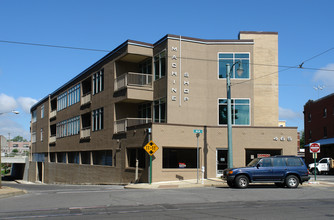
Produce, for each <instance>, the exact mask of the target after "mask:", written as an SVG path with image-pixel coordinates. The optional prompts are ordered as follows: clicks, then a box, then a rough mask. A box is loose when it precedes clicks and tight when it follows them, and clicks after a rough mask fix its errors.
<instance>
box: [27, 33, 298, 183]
mask: <svg viewBox="0 0 334 220" xmlns="http://www.w3.org/2000/svg"><path fill="white" fill-rule="evenodd" d="M237 63H238V64H237ZM254 63H255V64H259V65H253V64H254ZM226 64H230V69H231V68H232V66H233V65H234V64H236V65H235V66H234V68H232V69H231V77H232V78H231V83H232V89H231V90H232V117H233V119H232V124H233V132H232V133H233V134H232V139H233V164H234V166H245V165H246V164H247V163H249V162H250V161H251V160H252V159H254V158H257V157H264V156H269V155H282V154H284V155H297V147H296V146H297V128H296V127H279V125H278V34H277V33H276V32H240V34H239V38H238V39H235V40H205V39H198V38H191V37H184V36H178V35H166V36H165V37H163V38H161V39H160V40H158V41H157V42H155V43H153V44H151V43H145V42H138V41H132V40H128V41H126V42H124V43H123V44H121V45H120V46H118V47H117V48H115V49H114V50H113V51H112V52H110V53H109V54H107V55H106V56H104V57H103V58H102V59H100V60H99V61H97V62H96V63H95V64H93V65H92V66H90V67H88V68H87V69H86V70H85V71H83V72H82V73H80V74H79V75H77V76H76V77H74V78H73V79H71V80H70V81H68V82H66V83H65V84H64V85H63V86H61V87H60V88H59V89H57V90H55V91H53V92H52V93H51V94H45V98H43V99H41V100H40V101H39V102H38V103H36V104H35V105H34V106H32V108H31V114H32V120H31V140H32V160H31V164H30V170H29V178H30V180H31V181H42V182H45V183H54V182H61V183H81V184H83V183H90V184H102V183H105V184H112V183H114V184H115V183H123V184H126V183H129V182H134V181H135V170H136V164H138V167H139V168H138V170H139V176H138V180H139V182H148V174H149V170H150V168H149V166H150V157H149V155H148V153H146V152H145V151H144V149H143V147H144V146H145V145H146V144H147V143H148V141H149V140H153V142H154V143H155V144H156V145H157V146H158V147H159V150H157V151H156V152H155V153H154V155H153V161H152V172H153V173H152V181H153V182H158V181H171V180H180V179H184V180H186V179H196V177H197V138H196V134H195V132H200V136H199V137H198V143H199V146H198V149H199V158H198V159H199V168H200V169H201V168H202V167H203V169H204V177H205V178H214V177H219V176H221V175H222V171H223V169H225V168H226V167H227V164H228V157H227V155H228V147H227V98H226V93H227V91H226V74H227V66H226ZM239 64H240V65H242V67H243V70H244V71H243V72H242V73H240V72H238V71H236V69H237V68H238V67H239ZM64 71H66V70H64ZM268 73H271V74H270V76H268ZM46 83H52V82H46ZM36 86H37V85H36Z"/></svg>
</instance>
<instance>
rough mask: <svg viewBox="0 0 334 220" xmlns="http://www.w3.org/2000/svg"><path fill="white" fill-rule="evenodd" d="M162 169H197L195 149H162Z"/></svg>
mask: <svg viewBox="0 0 334 220" xmlns="http://www.w3.org/2000/svg"><path fill="white" fill-rule="evenodd" d="M162 168H197V149H196V148H163V167H162Z"/></svg>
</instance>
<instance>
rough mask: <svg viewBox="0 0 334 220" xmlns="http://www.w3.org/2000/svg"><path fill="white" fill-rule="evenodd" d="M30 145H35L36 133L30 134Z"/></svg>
mask: <svg viewBox="0 0 334 220" xmlns="http://www.w3.org/2000/svg"><path fill="white" fill-rule="evenodd" d="M31 143H36V132H32V133H31Z"/></svg>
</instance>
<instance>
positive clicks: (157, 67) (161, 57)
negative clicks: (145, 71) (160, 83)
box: [154, 51, 166, 80]
mask: <svg viewBox="0 0 334 220" xmlns="http://www.w3.org/2000/svg"><path fill="white" fill-rule="evenodd" d="M154 75H155V80H157V79H160V78H162V77H164V76H166V51H162V52H161V53H159V54H158V55H156V56H154Z"/></svg>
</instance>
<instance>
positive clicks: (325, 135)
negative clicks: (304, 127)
mask: <svg viewBox="0 0 334 220" xmlns="http://www.w3.org/2000/svg"><path fill="white" fill-rule="evenodd" d="M324 137H327V127H324Z"/></svg>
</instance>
